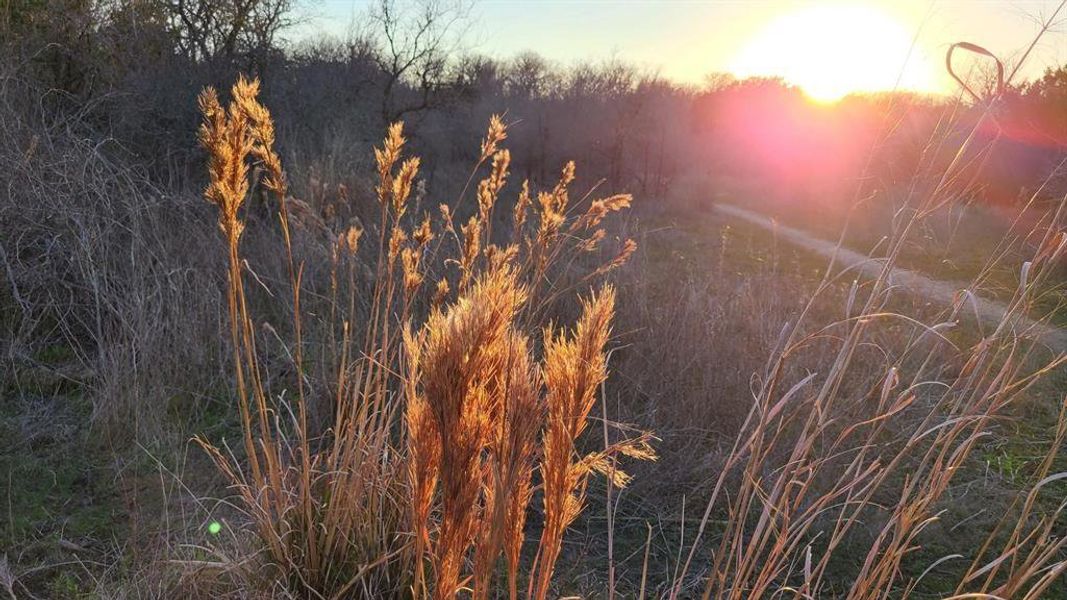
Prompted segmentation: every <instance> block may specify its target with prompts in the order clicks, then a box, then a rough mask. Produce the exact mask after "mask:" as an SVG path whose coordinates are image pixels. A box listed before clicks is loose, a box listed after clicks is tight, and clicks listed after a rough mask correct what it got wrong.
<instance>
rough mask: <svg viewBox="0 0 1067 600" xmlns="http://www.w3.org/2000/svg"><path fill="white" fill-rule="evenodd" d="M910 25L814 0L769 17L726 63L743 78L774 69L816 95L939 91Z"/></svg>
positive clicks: (837, 96)
mask: <svg viewBox="0 0 1067 600" xmlns="http://www.w3.org/2000/svg"><path fill="white" fill-rule="evenodd" d="M914 29H915V28H914V27H909V26H908V25H906V24H904V23H902V22H900V21H899V20H898V19H896V18H895V17H894V16H892V15H890V14H888V13H886V12H883V11H881V10H878V9H876V8H874V7H871V6H856V5H845V4H839V3H834V4H819V5H814V6H806V7H804V8H801V9H799V10H796V11H793V12H789V13H786V14H784V15H781V16H779V17H777V18H775V19H773V20H772V21H770V22H769V23H768V24H767V25H766V26H765V27H764V28H763V29H762V30H761V31H760V32H759V33H757V34H756V36H755V37H754V38H753V39H752V40H751V41H750V42H749V43H748V44H747V45H746V46H745V47H744V48H743V49H742V50H741V52H740V53H739V54H738V55H737V56H736V57H735V59H734V61H733V63H732V64H731V70H732V71H733V72H734V73H735V74H736V75H738V76H740V77H751V76H778V77H782V78H783V79H785V80H786V81H788V82H789V83H792V84H794V85H797V86H800V87H801V88H802V89H803V90H804V92H805V93H806V94H807V95H808V96H809V97H811V98H812V99H814V100H817V101H820V102H834V101H836V100H839V99H841V98H842V97H844V96H846V95H848V94H851V93H854V92H876V91H887V90H894V89H896V90H908V91H918V92H932V91H936V77H935V75H934V73H935V72H936V71H935V70H934V69H935V67H934V66H933V65H931V63H930V60H929V58H928V57H927V56H926V55H925V53H924V52H923V51H922V49H921V48H920V47H918V46H917V45H915V44H913V39H914V35H915V31H914Z"/></svg>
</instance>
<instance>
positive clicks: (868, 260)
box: [714, 204, 1067, 352]
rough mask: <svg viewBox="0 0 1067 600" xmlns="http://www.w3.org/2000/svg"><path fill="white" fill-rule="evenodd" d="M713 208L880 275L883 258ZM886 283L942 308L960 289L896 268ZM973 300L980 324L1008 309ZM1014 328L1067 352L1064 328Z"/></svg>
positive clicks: (1025, 322) (1025, 321)
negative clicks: (1029, 333) (1027, 332)
mask: <svg viewBox="0 0 1067 600" xmlns="http://www.w3.org/2000/svg"><path fill="white" fill-rule="evenodd" d="M714 209H715V210H716V211H718V212H720V213H722V214H724V215H729V216H731V217H734V218H738V219H741V220H743V221H747V222H749V223H752V224H754V225H757V226H759V227H762V228H764V229H767V230H768V231H774V232H775V233H776V235H777V236H778V237H779V238H781V239H785V240H787V241H788V242H790V243H792V244H794V245H796V246H799V247H801V248H804V249H806V250H810V251H812V252H815V253H816V254H819V255H821V256H824V257H826V258H829V257H831V256H833V255H834V254H835V253H836V256H837V264H838V265H840V268H847V269H851V270H853V271H856V272H858V273H862V274H863V275H865V276H867V277H877V276H878V274H879V273H881V272H882V266H883V264H884V263H885V259H879V258H872V257H870V256H867V255H866V254H861V253H859V252H855V251H853V250H849V249H848V248H838V247H837V245H836V244H835V243H833V242H828V241H826V240H821V239H818V238H816V237H812V236H811V235H808V234H807V233H804V232H803V231H801V230H799V229H794V228H792V227H788V226H785V225H782V224H780V223H775V222H773V221H772V220H771V219H769V218H767V217H765V216H763V215H761V214H759V213H756V212H753V211H750V210H745V209H743V208H738V207H736V206H732V205H730V204H715V205H714ZM890 283H891V284H892V285H894V286H896V287H901V288H904V289H907V290H909V291H910V292H912V293H913V294H917V295H919V296H922V297H924V298H928V299H929V300H931V301H933V302H935V303H937V304H941V305H944V306H949V305H951V304H952V303H953V302H954V300H955V297H956V292H957V291H959V289H960V288H959V287H957V285H956V284H954V283H951V282H948V281H940V280H937V279H931V278H930V277H927V276H925V275H923V274H921V273H919V272H917V271H912V270H910V269H902V268H899V267H897V268H894V269H893V271H892V273H891V274H890ZM972 296H973V295H972ZM973 297H974V302H973V304H971V306H973V307H974V308H973V309H970V310H969V312H971V313H972V314H974V313H977V315H978V318H979V319H981V320H982V321H983V322H984V323H987V324H996V323H999V322H1000V321H1001V319H1002V318H1003V317H1004V313H1005V312H1006V311H1007V308H1008V307H1007V305H1005V304H1004V303H1002V302H996V301H994V300H988V299H986V298H979V297H977V296H973ZM1015 326H1016V329H1017V330H1028V331H1030V332H1032V333H1034V334H1035V335H1036V337H1038V338H1039V339H1040V340H1041V341H1042V342H1043V343H1044V344H1046V345H1048V346H1049V347H1050V348H1052V349H1053V350H1056V351H1058V352H1067V329H1061V328H1059V327H1053V326H1050V325H1047V324H1044V323H1039V322H1037V321H1035V320H1033V319H1030V318H1027V317H1019V318H1018V321H1017V322H1016V325H1015Z"/></svg>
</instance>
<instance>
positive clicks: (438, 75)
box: [364, 0, 470, 122]
mask: <svg viewBox="0 0 1067 600" xmlns="http://www.w3.org/2000/svg"><path fill="white" fill-rule="evenodd" d="M469 17H470V3H469V0H416V1H414V2H405V3H398V2H396V1H395V0H377V2H376V3H375V5H374V7H373V8H372V9H371V10H370V12H369V14H368V24H369V26H370V27H369V29H368V30H366V31H365V33H364V35H365V36H367V37H368V38H369V39H370V40H371V41H372V43H373V44H374V45H375V47H376V48H377V60H378V66H379V68H381V70H382V73H383V75H384V77H385V86H384V89H383V93H382V118H383V119H384V120H385V121H387V122H392V121H396V120H399V119H400V118H401V117H403V116H404V115H405V114H408V113H411V112H416V111H421V110H425V109H427V108H431V107H433V106H434V105H436V104H438V103H439V102H440V101H441V100H442V99H443V98H444V95H443V93H442V92H444V91H445V90H446V89H448V87H449V83H448V77H447V70H446V67H447V63H448V58H449V56H452V55H454V54H455V53H456V52H457V51H458V50H459V47H460V44H461V42H462V39H463V35H464V34H465V33H466V31H467V29H468V27H469V24H470V20H469Z"/></svg>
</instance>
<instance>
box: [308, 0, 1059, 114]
mask: <svg viewBox="0 0 1067 600" xmlns="http://www.w3.org/2000/svg"><path fill="white" fill-rule="evenodd" d="M370 1H371V0H320V2H319V3H317V4H316V5H315V6H316V7H317V8H314V9H312V16H311V18H310V19H308V20H307V23H306V25H305V26H304V27H303V29H302V32H301V33H299V34H298V36H299V37H308V36H314V35H322V34H326V35H335V36H341V37H343V36H344V35H345V34H346V32H347V31H348V30H350V29H351V28H352V27H353V26H354V25H355V26H358V23H359V20H360V15H361V14H362V13H363V11H365V10H366V8H367V6H368V4H369V2H370ZM398 1H399V2H404V1H406V0H398ZM1057 4H1059V0H655V1H653V0H540V1H538V2H530V1H522V0H480V1H478V2H475V4H474V9H473V11H472V14H473V16H474V20H475V24H474V26H473V27H472V28H471V30H470V32H469V33H470V36H469V38H470V43H469V48H468V49H469V50H472V51H475V52H479V53H483V54H487V55H490V56H496V57H500V58H506V57H508V56H512V55H514V54H516V53H518V52H521V51H526V50H532V51H535V52H537V53H539V54H541V55H543V56H545V57H546V58H548V59H550V60H553V61H556V62H558V63H560V64H571V63H574V62H576V61H581V60H594V61H596V60H608V59H612V58H617V59H621V60H624V61H627V62H630V63H633V64H635V65H637V66H639V67H642V68H644V69H646V70H650V71H654V72H656V73H659V74H660V75H662V76H664V77H667V78H669V79H671V80H674V81H676V82H679V83H687V84H694V85H701V84H702V83H703V82H704V81H705V79H706V77H708V76H709V75H710V74H714V73H728V74H731V75H734V76H737V77H751V76H762V77H781V78H783V79H785V80H787V81H789V82H790V83H793V84H795V85H797V86H798V87H800V88H801V89H803V90H804V91H805V93H806V94H807V95H808V96H809V97H811V98H812V99H814V100H817V101H822V102H833V101H835V100H837V99H839V98H841V97H843V96H845V95H848V94H850V93H855V92H881V91H892V90H903V91H914V92H921V93H933V94H951V93H954V92H955V91H956V89H957V87H956V85H955V84H954V83H953V82H952V81H951V80H950V79H949V77H948V75H947V73H946V72H945V69H944V56H945V51H946V50H947V48H948V46H949V45H950V44H952V43H954V42H958V41H969V42H973V43H977V44H981V45H982V46H985V47H987V48H989V49H990V50H991V51H993V52H994V53H996V54H997V56H999V57H1001V58H1002V59H1004V60H1005V62H1010V61H1011V60H1012V59H1014V58H1017V57H1018V56H1019V54H1020V52H1021V50H1022V49H1023V48H1025V47H1026V46H1027V45H1028V44H1029V42H1030V40H1031V39H1033V36H1034V34H1035V32H1036V31H1037V29H1038V28H1039V24H1040V22H1042V21H1043V20H1044V19H1046V18H1047V17H1048V16H1049V15H1050V14H1051V13H1052V11H1053V10H1054V9H1055V7H1056V6H1057ZM1065 16H1067V15H1061V18H1060V19H1059V20H1058V22H1057V24H1056V26H1055V27H1054V28H1053V30H1052V31H1051V32H1050V33H1049V34H1047V35H1046V36H1045V37H1044V39H1043V41H1042V43H1041V44H1040V45H1039V46H1038V47H1037V48H1036V49H1035V51H1034V52H1033V53H1032V55H1031V56H1030V58H1029V59H1028V60H1027V63H1026V65H1025V67H1024V68H1023V69H1022V70H1021V71H1020V79H1026V78H1032V77H1035V76H1038V75H1040V74H1041V72H1042V71H1043V70H1044V69H1045V68H1046V67H1049V66H1055V65H1061V64H1064V63H1067V33H1065V30H1067V26H1065V22H1067V21H1065V19H1064V17H1065ZM967 66H971V67H973V63H969V64H965V67H967Z"/></svg>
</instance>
